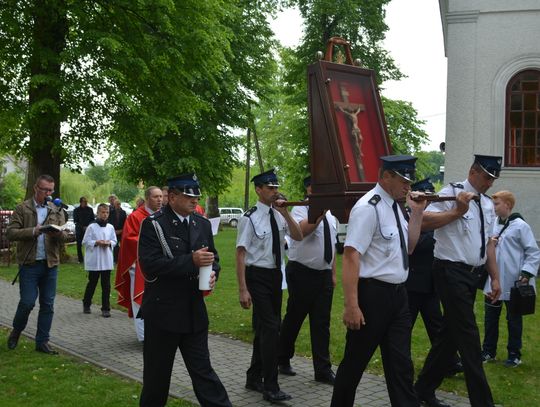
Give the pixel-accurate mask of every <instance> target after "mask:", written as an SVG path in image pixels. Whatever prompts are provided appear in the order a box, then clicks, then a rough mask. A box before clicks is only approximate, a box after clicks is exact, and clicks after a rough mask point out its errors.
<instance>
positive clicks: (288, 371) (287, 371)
mask: <svg viewBox="0 0 540 407" xmlns="http://www.w3.org/2000/svg"><path fill="white" fill-rule="evenodd" d="M278 370H279V373H281V374H284V375H285V376H296V372H295V371H294V370H293V369H292V367H291V365H279V366H278Z"/></svg>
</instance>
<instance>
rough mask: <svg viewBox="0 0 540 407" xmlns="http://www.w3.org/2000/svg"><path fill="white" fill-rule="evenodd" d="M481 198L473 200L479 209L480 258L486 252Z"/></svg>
mask: <svg viewBox="0 0 540 407" xmlns="http://www.w3.org/2000/svg"><path fill="white" fill-rule="evenodd" d="M481 201H482V198H479V199H478V201H475V202H476V203H477V205H478V209H480V234H481V235H482V236H480V237H481V239H482V246H481V247H480V258H481V259H483V258H484V255H485V254H486V235H485V234H484V211H483V210H482V202H481Z"/></svg>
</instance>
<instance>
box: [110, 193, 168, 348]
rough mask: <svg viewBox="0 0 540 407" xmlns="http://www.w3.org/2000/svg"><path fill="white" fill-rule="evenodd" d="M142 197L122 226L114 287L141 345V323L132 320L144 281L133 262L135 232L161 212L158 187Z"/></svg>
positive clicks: (137, 234) (136, 238)
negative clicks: (143, 198)
mask: <svg viewBox="0 0 540 407" xmlns="http://www.w3.org/2000/svg"><path fill="white" fill-rule="evenodd" d="M144 195H145V204H144V205H142V206H140V207H139V208H137V209H136V210H134V211H133V212H132V213H131V214H130V215H129V216H128V217H127V219H126V223H125V224H124V228H123V230H122V240H121V243H120V253H119V254H118V264H117V267H116V281H115V285H114V288H116V290H117V291H118V304H120V305H122V306H124V307H126V308H127V309H128V315H129V317H130V318H133V321H134V324H135V332H136V333H137V338H138V339H139V341H141V342H142V341H144V323H143V321H142V320H141V319H137V318H136V317H137V313H138V312H139V308H140V306H141V303H142V296H143V293H144V277H143V275H142V272H141V268H140V266H139V262H138V261H137V245H138V242H139V231H140V228H141V223H142V221H143V220H144V219H145V218H146V217H147V216H149V215H151V214H152V213H154V212H156V211H159V210H160V209H161V204H162V200H163V195H162V192H161V189H159V187H155V186H151V187H149V188H147V189H146V191H145V194H144Z"/></svg>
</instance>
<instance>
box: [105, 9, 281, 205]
mask: <svg viewBox="0 0 540 407" xmlns="http://www.w3.org/2000/svg"><path fill="white" fill-rule="evenodd" d="M274 3H275V2H259V1H256V0H239V1H235V2H230V3H227V7H228V13H223V14H220V15H217V16H216V18H219V23H220V24H222V25H223V26H224V27H227V30H228V31H227V36H225V37H223V38H221V40H222V41H224V42H225V44H224V47H226V49H227V50H230V52H228V53H225V54H224V55H223V60H222V61H221V63H220V64H218V65H216V67H215V69H216V78H217V80H216V82H215V83H212V82H209V81H208V78H206V77H205V76H201V77H197V78H194V80H193V87H194V88H195V89H197V92H198V95H199V97H200V98H201V99H202V100H205V101H206V102H207V103H208V106H210V107H209V108H208V109H204V110H201V111H200V112H199V115H198V116H197V117H184V116H181V115H179V116H178V117H177V118H175V120H174V123H173V125H171V126H169V127H168V128H166V129H165V130H164V131H163V132H160V133H155V132H154V133H149V134H146V135H145V139H144V140H140V142H139V143H137V144H135V145H133V143H132V140H131V138H130V137H126V138H124V139H122V140H117V145H118V148H117V149H115V150H113V155H114V157H115V159H116V162H117V163H118V166H117V170H118V171H119V172H120V173H122V174H123V176H124V177H125V178H126V179H129V180H131V181H139V180H143V181H144V182H145V184H147V185H149V184H157V185H161V184H163V183H164V182H165V180H166V179H167V178H168V177H171V176H174V175H177V174H181V173H186V172H196V173H197V176H198V177H199V179H200V181H201V186H202V188H203V190H204V193H205V194H209V195H211V196H217V195H218V194H219V193H220V192H222V191H224V190H225V189H226V188H227V187H228V186H229V185H230V181H231V174H232V171H233V168H234V167H235V166H237V165H238V161H237V150H238V147H239V145H240V143H241V141H240V139H239V138H237V137H235V136H234V135H233V134H232V131H231V129H232V128H235V127H236V128H245V127H247V126H248V125H249V124H250V122H251V120H252V119H251V107H252V106H253V105H254V104H256V100H257V99H258V98H263V97H264V95H265V93H266V91H267V87H268V81H269V78H270V77H271V71H272V69H273V67H274V61H273V57H272V53H271V52H270V51H271V49H272V47H273V46H274V42H273V40H272V35H273V34H272V31H271V30H270V28H269V25H268V20H267V16H268V14H269V13H271V12H272V11H273V7H272V5H273V4H274ZM184 24H185V23H184ZM192 25H193V23H192V22H189V26H190V27H191V26H192ZM207 34H208V35H211V36H212V37H213V36H218V35H220V33H219V32H212V31H208V32H207ZM209 52H210V51H209Z"/></svg>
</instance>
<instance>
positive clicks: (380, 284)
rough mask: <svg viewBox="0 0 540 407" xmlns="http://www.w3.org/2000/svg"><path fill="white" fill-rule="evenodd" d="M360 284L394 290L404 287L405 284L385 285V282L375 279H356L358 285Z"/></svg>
mask: <svg viewBox="0 0 540 407" xmlns="http://www.w3.org/2000/svg"><path fill="white" fill-rule="evenodd" d="M360 284H370V285H376V286H377V287H383V288H391V289H394V290H398V289H400V288H402V287H405V283H399V284H393V283H387V282H386V281H382V280H377V279H376V278H360V279H358V285H360Z"/></svg>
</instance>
